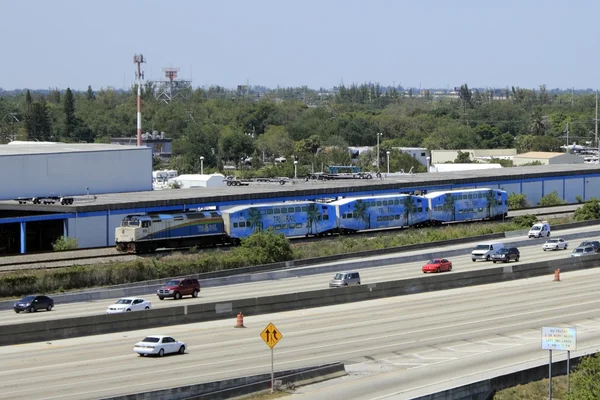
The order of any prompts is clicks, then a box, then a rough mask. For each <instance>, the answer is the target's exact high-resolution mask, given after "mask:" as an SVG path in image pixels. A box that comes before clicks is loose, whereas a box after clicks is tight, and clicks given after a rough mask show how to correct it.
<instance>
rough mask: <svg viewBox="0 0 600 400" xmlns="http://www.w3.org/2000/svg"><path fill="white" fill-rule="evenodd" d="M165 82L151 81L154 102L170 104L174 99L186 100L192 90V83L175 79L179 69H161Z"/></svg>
mask: <svg viewBox="0 0 600 400" xmlns="http://www.w3.org/2000/svg"><path fill="white" fill-rule="evenodd" d="M163 72H164V73H165V77H166V78H167V80H166V81H153V82H152V86H153V87H154V97H155V98H156V100H159V101H164V102H165V103H166V104H169V103H171V101H173V100H174V99H176V98H178V97H179V98H182V99H184V100H187V98H188V96H189V94H190V93H191V89H192V81H188V80H183V79H180V80H178V79H177V73H178V72H179V68H163Z"/></svg>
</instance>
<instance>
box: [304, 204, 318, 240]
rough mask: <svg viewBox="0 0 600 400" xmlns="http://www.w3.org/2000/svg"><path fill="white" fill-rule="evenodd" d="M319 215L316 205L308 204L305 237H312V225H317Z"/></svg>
mask: <svg viewBox="0 0 600 400" xmlns="http://www.w3.org/2000/svg"><path fill="white" fill-rule="evenodd" d="M320 216H321V213H320V212H319V207H318V206H317V205H316V204H309V205H308V210H307V211H306V229H307V230H306V233H307V235H312V233H313V224H314V225H317V224H318V223H319V217H320Z"/></svg>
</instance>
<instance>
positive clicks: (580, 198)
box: [575, 195, 583, 203]
mask: <svg viewBox="0 0 600 400" xmlns="http://www.w3.org/2000/svg"><path fill="white" fill-rule="evenodd" d="M575 200H577V202H578V203H583V197H581V196H580V195H577V196H575Z"/></svg>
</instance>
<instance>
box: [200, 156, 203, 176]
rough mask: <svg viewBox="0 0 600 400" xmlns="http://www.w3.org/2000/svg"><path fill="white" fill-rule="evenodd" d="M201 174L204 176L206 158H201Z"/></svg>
mask: <svg viewBox="0 0 600 400" xmlns="http://www.w3.org/2000/svg"><path fill="white" fill-rule="evenodd" d="M200 174H201V175H204V156H202V157H200Z"/></svg>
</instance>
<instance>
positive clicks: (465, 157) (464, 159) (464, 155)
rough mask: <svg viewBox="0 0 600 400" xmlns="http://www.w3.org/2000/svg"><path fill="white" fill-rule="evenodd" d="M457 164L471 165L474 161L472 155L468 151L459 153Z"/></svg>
mask: <svg viewBox="0 0 600 400" xmlns="http://www.w3.org/2000/svg"><path fill="white" fill-rule="evenodd" d="M454 162H455V163H457V164H469V163H472V162H473V161H472V160H471V154H470V153H469V152H468V151H460V150H459V151H458V153H457V155H456V159H455V160H454Z"/></svg>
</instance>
